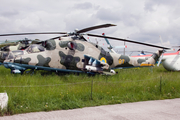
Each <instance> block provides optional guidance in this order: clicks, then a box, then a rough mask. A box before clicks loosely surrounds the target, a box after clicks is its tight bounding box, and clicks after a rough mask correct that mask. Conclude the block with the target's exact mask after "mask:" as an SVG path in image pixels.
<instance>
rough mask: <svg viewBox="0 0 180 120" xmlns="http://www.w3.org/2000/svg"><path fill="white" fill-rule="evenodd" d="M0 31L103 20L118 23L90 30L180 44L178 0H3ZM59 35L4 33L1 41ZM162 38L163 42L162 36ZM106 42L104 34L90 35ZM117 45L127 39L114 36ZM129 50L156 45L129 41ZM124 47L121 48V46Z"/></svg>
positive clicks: (63, 28)
mask: <svg viewBox="0 0 180 120" xmlns="http://www.w3.org/2000/svg"><path fill="white" fill-rule="evenodd" d="M0 2H1V4H0V27H1V29H0V34H6V33H22V32H72V31H74V30H75V29H77V28H78V29H83V28H86V27H91V26H95V25H100V24H106V23H111V24H115V25H117V26H113V27H109V28H102V29H99V30H93V31H89V32H88V33H91V34H93V33H94V34H99V35H101V34H102V33H105V34H106V35H107V36H112V37H118V38H124V39H130V40H134V41H139V42H145V43H151V44H155V45H162V46H166V47H171V46H179V45H180V41H179V40H180V34H179V31H180V13H179V11H180V7H179V4H180V1H178V0H171V1H170V0H138V1H132V0H0ZM54 36H55V35H31V36H27V35H26V36H10V37H0V41H5V40H6V39H7V40H19V39H24V38H25V37H26V38H29V39H41V40H47V39H49V38H52V37H54ZM55 37H56V36H55ZM160 38H161V39H162V43H161V40H160ZM90 40H92V41H96V40H97V41H99V42H98V44H100V45H102V46H103V45H104V44H105V41H103V39H102V38H90ZM110 42H111V44H112V45H113V46H117V45H118V46H121V45H124V42H119V41H114V40H110ZM125 44H126V45H127V48H126V50H127V51H128V50H129V51H130V50H146V49H148V50H150V51H154V50H156V48H152V47H145V46H142V45H135V44H132V43H125ZM119 51H120V50H119Z"/></svg>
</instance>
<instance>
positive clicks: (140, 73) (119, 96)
mask: <svg viewBox="0 0 180 120" xmlns="http://www.w3.org/2000/svg"><path fill="white" fill-rule="evenodd" d="M117 71H118V74H117V75H114V76H103V75H95V76H91V77H89V76H88V75H86V74H80V75H74V74H66V75H57V74H55V73H48V74H45V73H44V72H42V71H36V73H35V74H34V75H33V76H32V75H30V74H23V75H19V74H10V71H9V70H8V69H5V68H4V67H3V66H0V76H1V78H0V92H7V94H8V96H9V101H8V107H7V109H6V110H2V111H0V115H1V116H2V115H12V114H18V113H27V112H37V111H51V110H61V109H75V108H82V107H88V106H97V105H107V104H121V103H128V102H137V101H146V100H159V99H171V98H178V97H180V86H179V85H180V80H179V78H180V74H179V72H168V71H166V70H165V69H164V68H163V67H162V66H160V67H154V68H153V69H152V68H134V69H123V70H117ZM42 73H43V75H42ZM160 77H162V81H161V84H160ZM92 81H93V82H92ZM160 87H161V90H160Z"/></svg>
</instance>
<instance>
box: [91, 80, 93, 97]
mask: <svg viewBox="0 0 180 120" xmlns="http://www.w3.org/2000/svg"><path fill="white" fill-rule="evenodd" d="M92 92H93V79H92V82H91V100H93V98H92Z"/></svg>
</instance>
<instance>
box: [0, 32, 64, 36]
mask: <svg viewBox="0 0 180 120" xmlns="http://www.w3.org/2000/svg"><path fill="white" fill-rule="evenodd" d="M35 34H67V32H39V33H13V34H0V36H13V35H35Z"/></svg>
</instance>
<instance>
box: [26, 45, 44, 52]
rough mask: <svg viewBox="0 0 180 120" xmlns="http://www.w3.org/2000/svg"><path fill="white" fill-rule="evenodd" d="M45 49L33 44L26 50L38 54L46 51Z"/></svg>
mask: <svg viewBox="0 0 180 120" xmlns="http://www.w3.org/2000/svg"><path fill="white" fill-rule="evenodd" d="M44 50H45V49H44V47H43V46H41V45H36V44H33V45H31V46H29V47H28V48H26V51H27V52H28V53H36V52H42V51H44Z"/></svg>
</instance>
